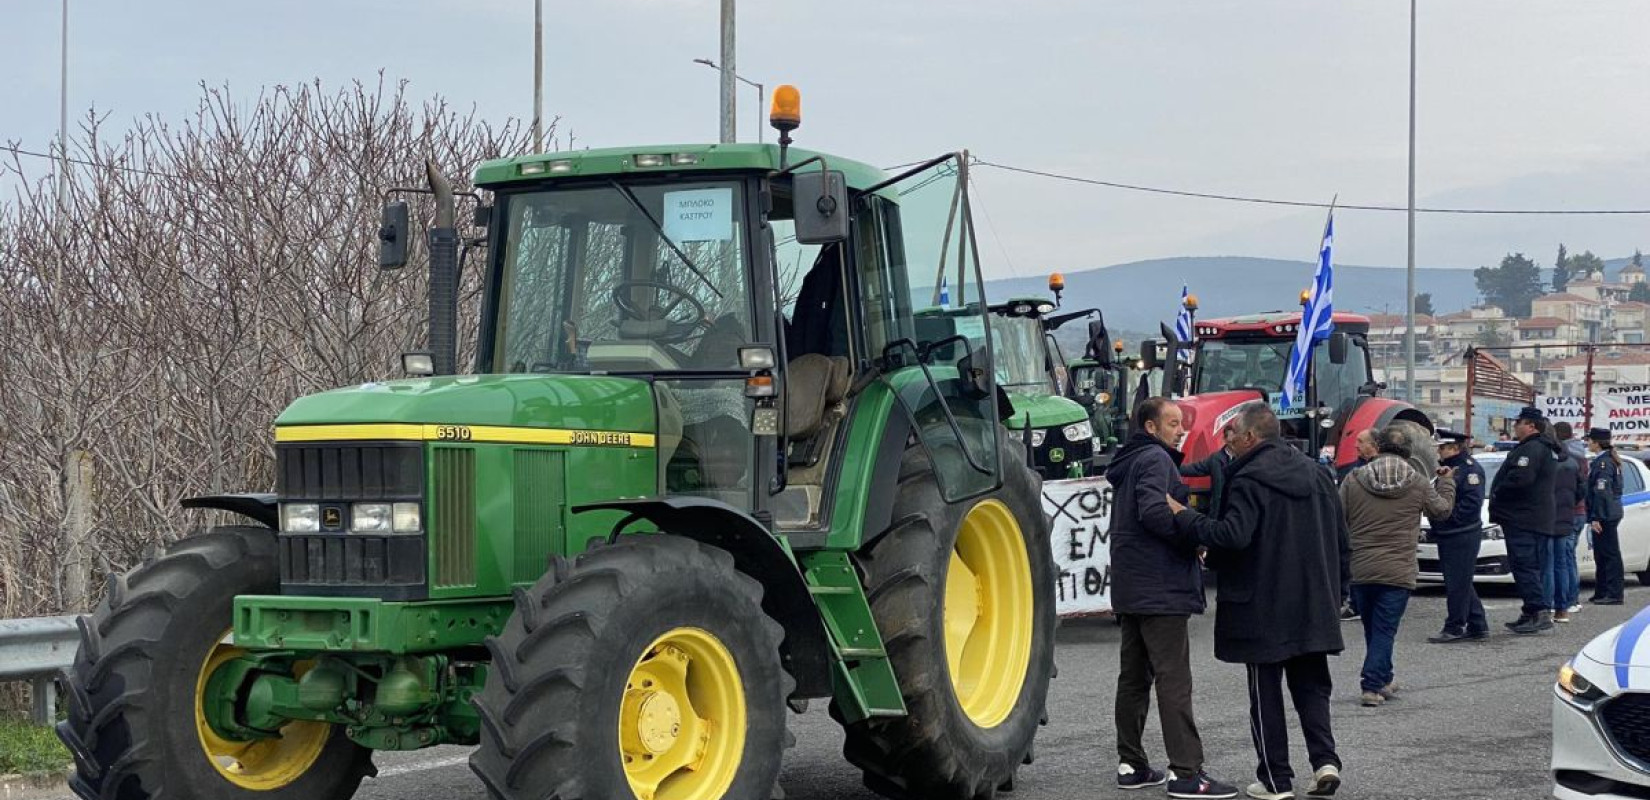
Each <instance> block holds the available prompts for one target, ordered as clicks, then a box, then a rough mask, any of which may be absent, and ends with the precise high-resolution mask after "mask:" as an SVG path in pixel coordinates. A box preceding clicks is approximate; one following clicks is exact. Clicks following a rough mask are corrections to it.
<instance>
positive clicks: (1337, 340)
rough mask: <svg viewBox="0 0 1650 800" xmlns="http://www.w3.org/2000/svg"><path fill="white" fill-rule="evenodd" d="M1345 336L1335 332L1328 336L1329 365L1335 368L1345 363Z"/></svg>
mask: <svg viewBox="0 0 1650 800" xmlns="http://www.w3.org/2000/svg"><path fill="white" fill-rule="evenodd" d="M1346 339H1347V337H1346V334H1344V333H1342V332H1340V331H1335V332H1334V333H1331V334H1329V363H1331V364H1334V365H1336V366H1340V365H1341V364H1345V363H1346V348H1347V346H1348V345H1347V340H1346Z"/></svg>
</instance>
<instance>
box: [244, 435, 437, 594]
mask: <svg viewBox="0 0 1650 800" xmlns="http://www.w3.org/2000/svg"><path fill="white" fill-rule="evenodd" d="M275 474H276V494H277V496H278V497H279V498H280V501H281V502H283V503H317V504H319V505H320V506H321V507H322V509H323V510H327V509H331V510H333V511H335V512H336V516H335V517H334V518H335V519H337V520H339V521H340V522H341V523H343V524H341V525H340V526H339V528H338V529H331V530H322V531H319V532H313V533H284V532H283V533H282V534H280V538H279V543H280V562H281V592H282V593H283V594H288V595H314V596H323V597H325V596H349V597H379V598H383V599H386V600H416V599H421V598H424V597H426V596H428V594H429V591H428V588H427V581H426V580H425V563H426V561H427V558H428V557H427V555H426V552H427V551H426V543H425V534H424V533H422V532H420V533H396V534H375V533H352V532H350V531H349V530H348V525H347V522H348V520H349V518H350V506H351V504H353V503H358V502H396V501H400V502H418V503H421V504H423V501H424V447H423V444H422V443H420V442H348V443H335V442H302V443H289V444H281V445H278V446H277V447H276V450H275ZM426 505H427V504H426ZM425 513H426V514H427V513H428V512H427V510H426V512H425ZM426 525H428V522H426Z"/></svg>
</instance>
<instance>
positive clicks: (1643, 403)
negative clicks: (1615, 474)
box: [1536, 384, 1650, 443]
mask: <svg viewBox="0 0 1650 800" xmlns="http://www.w3.org/2000/svg"><path fill="white" fill-rule="evenodd" d="M1536 406H1537V407H1538V408H1540V409H1541V412H1542V413H1543V414H1545V415H1547V419H1548V420H1549V421H1551V422H1568V423H1570V425H1571V427H1574V428H1575V429H1576V433H1577V435H1580V434H1582V433H1585V432H1586V430H1587V401H1586V398H1585V397H1567V396H1557V395H1542V396H1540V397H1538V398H1536ZM1592 427H1595V428H1609V429H1610V435H1611V438H1612V439H1614V440H1616V441H1618V442H1636V443H1645V442H1650V385H1646V384H1621V385H1615V386H1607V385H1595V386H1594V387H1593V418H1592Z"/></svg>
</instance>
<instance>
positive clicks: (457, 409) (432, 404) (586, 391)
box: [275, 375, 657, 433]
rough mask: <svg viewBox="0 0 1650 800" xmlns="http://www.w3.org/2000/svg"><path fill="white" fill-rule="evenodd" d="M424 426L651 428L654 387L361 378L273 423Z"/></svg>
mask: <svg viewBox="0 0 1650 800" xmlns="http://www.w3.org/2000/svg"><path fill="white" fill-rule="evenodd" d="M397 423H399V424H415V425H416V424H425V425H460V426H508V427H527V428H554V429H570V430H575V431H611V432H628V433H652V432H654V431H655V429H656V426H657V411H656V405H655V402H654V397H653V390H652V386H651V385H650V384H649V383H648V382H647V381H645V380H641V379H637V378H616V377H607V376H594V375H459V376H442V377H435V378H419V379H411V380H397V381H386V382H383V383H363V384H361V385H359V386H352V387H348V388H344V389H334V390H332V391H328V392H322V393H320V394H315V395H310V396H308V397H301V398H299V399H298V400H296V401H294V402H293V403H292V405H290V406H287V409H286V410H285V411H283V412H281V415H280V416H279V417H277V418H276V419H275V425H276V427H277V428H281V429H291V428H296V427H301V426H313V425H364V424H397Z"/></svg>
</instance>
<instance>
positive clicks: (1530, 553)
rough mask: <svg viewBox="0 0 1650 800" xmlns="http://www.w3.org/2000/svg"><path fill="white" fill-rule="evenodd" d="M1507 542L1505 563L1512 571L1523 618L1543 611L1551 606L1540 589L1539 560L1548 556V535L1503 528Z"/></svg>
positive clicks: (1540, 570) (1545, 594) (1539, 532)
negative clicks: (1521, 603)
mask: <svg viewBox="0 0 1650 800" xmlns="http://www.w3.org/2000/svg"><path fill="white" fill-rule="evenodd" d="M1502 532H1503V536H1505V537H1506V542H1507V561H1508V563H1509V565H1510V566H1511V567H1512V574H1513V584H1514V585H1515V586H1517V587H1518V596H1519V598H1520V599H1522V600H1523V601H1524V608H1523V613H1524V615H1525V616H1534V615H1536V614H1538V613H1540V612H1542V611H1546V610H1547V607H1548V606H1549V605H1550V604H1551V603H1550V601H1549V600H1548V598H1547V593H1546V592H1544V591H1542V587H1541V573H1542V569H1541V556H1542V555H1543V554H1544V553H1549V552H1551V550H1550V549H1548V548H1547V538H1546V537H1547V535H1546V534H1545V533H1542V532H1541V531H1533V530H1524V529H1521V528H1513V527H1508V526H1505V525H1504V526H1502Z"/></svg>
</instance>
